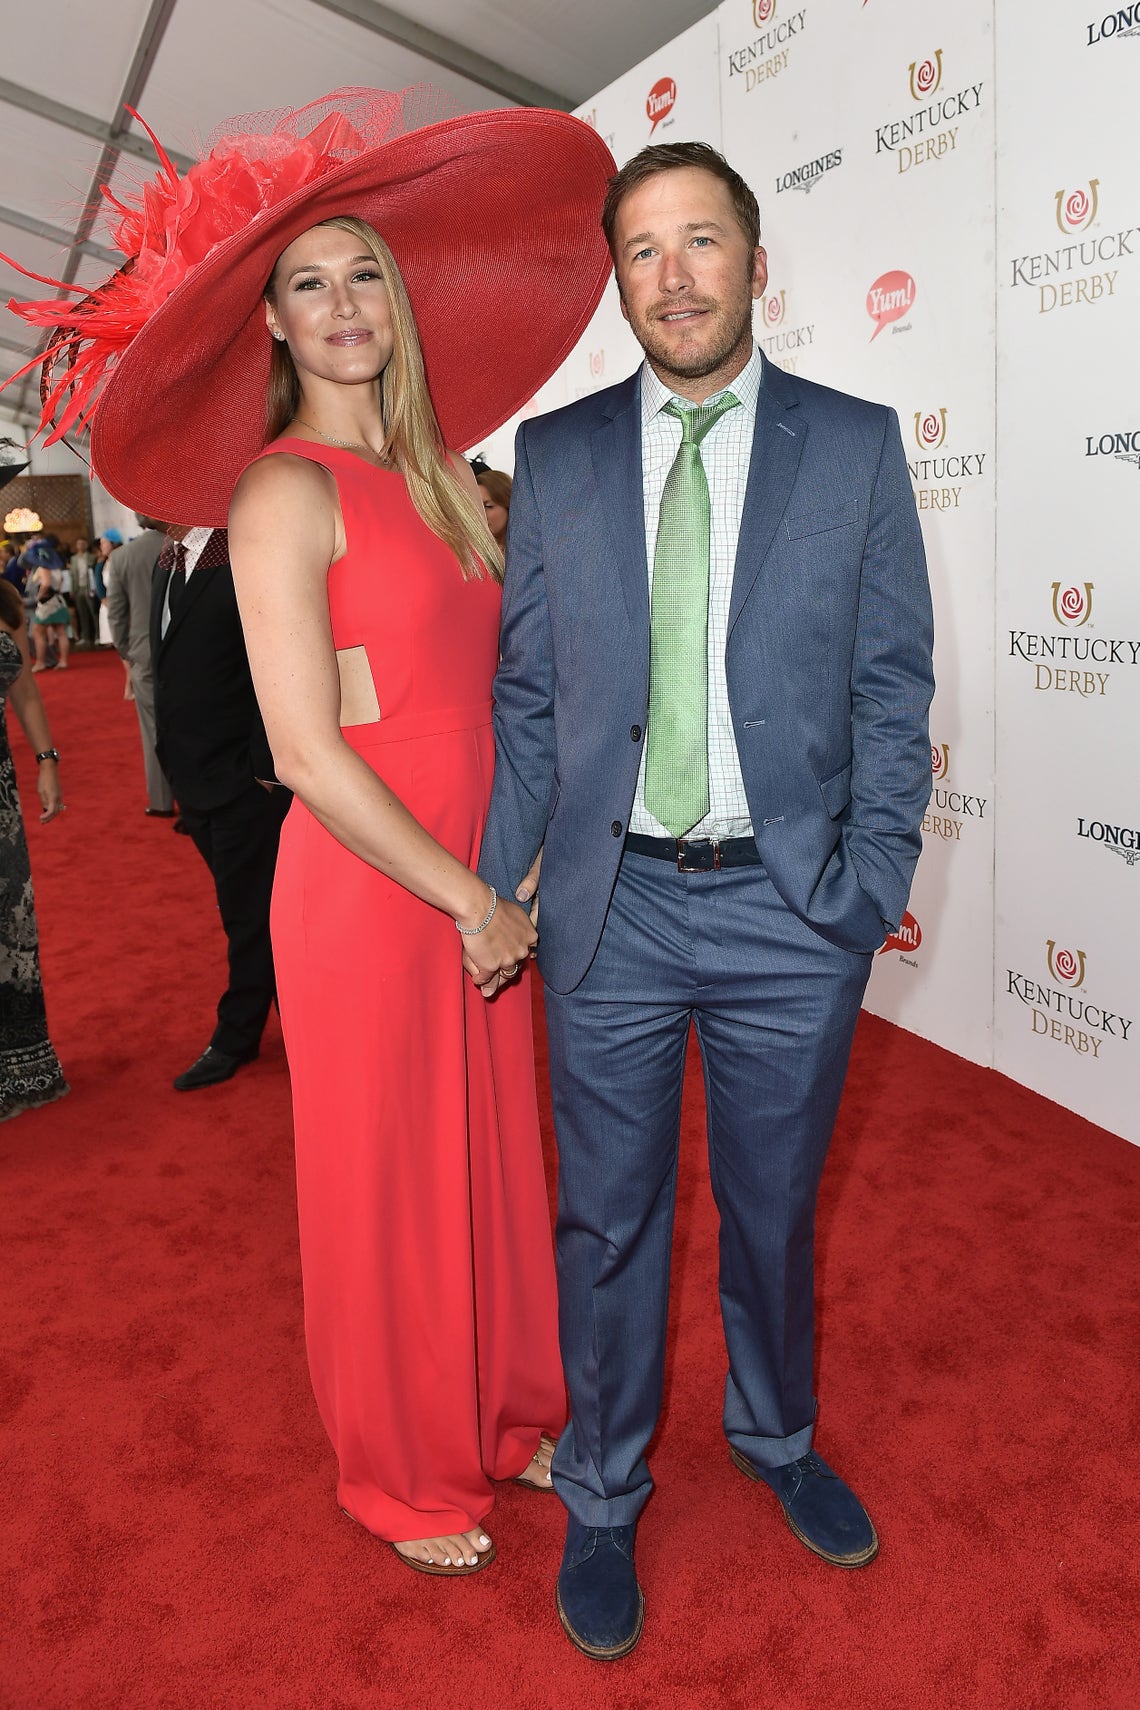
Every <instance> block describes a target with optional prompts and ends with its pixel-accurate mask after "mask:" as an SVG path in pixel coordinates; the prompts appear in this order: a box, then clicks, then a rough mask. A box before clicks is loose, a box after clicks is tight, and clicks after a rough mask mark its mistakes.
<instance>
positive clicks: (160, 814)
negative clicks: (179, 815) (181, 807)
mask: <svg viewBox="0 0 1140 1710" xmlns="http://www.w3.org/2000/svg"><path fill="white" fill-rule="evenodd" d="M143 812H144V813H145V814H146V817H147V818H148V819H173V818H174V815H175V813H176V812H177V809H176V808H144V809H143Z"/></svg>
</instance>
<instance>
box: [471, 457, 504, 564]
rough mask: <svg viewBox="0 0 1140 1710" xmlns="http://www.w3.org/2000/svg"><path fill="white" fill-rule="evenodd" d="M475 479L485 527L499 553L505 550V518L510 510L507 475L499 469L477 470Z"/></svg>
mask: <svg viewBox="0 0 1140 1710" xmlns="http://www.w3.org/2000/svg"><path fill="white" fill-rule="evenodd" d="M475 479H476V481H477V482H478V484H479V497H480V498H481V499H482V501H483V511H484V514H485V516H486V518H487V527H488V528H489V529H490V531H491V538H492V539H493V540H494V542H495V545H496V546H497V547H498V549H499V551H500V552H502V553H504V554H505V553H506V550H507V518H508V516H509V515H510V509H511V487H512V485H513V483H512V481H511V478H510V476H509V475H507V474H505V473H504V472H503V470H501V469H486V468H478V467H476V470H475Z"/></svg>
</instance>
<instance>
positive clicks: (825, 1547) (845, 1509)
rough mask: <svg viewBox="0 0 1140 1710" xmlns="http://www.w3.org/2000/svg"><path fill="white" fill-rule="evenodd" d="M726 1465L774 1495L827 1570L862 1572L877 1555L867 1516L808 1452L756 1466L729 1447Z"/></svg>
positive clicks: (876, 1541)
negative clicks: (778, 1463) (729, 1462)
mask: <svg viewBox="0 0 1140 1710" xmlns="http://www.w3.org/2000/svg"><path fill="white" fill-rule="evenodd" d="M728 1452H729V1454H730V1455H731V1456H732V1464H733V1466H735V1467H739V1468H740V1471H741V1472H742V1473H743V1474H744V1476H745V1477H746V1478H751V1479H755V1480H756V1482H757V1484H766V1485H768V1487H769V1488H770V1489H771V1490H774V1491H775V1493H776V1495H777V1497H778V1498H779V1500H780V1506H781V1508H782V1509H783V1510H784V1519H785V1520H786V1521H787V1522H788V1525H789V1526H790V1527H791V1529H792V1531H793V1532H794V1533H795V1535H796V1537H797V1538H798V1539H799V1541H800V1543H801V1544H806V1545H807V1547H808V1549H809V1550H813V1551H814V1552H815V1554H816V1555H817V1556H822V1557H823V1559H824V1561H825V1562H831V1564H832V1566H833V1567H847V1568H854V1567H866V1566H867V1563H868V1562H873V1561H874V1559H875V1557H876V1556H877V1555H878V1553H879V1539H878V1535H877V1533H876V1531H875V1528H874V1526H873V1525H872V1524H871V1516H870V1515H869V1514H868V1513H867V1510H866V1509H865V1508H864V1507H863V1504H862V1503H861V1502H860V1501H859V1498H858V1497H857V1496H856V1494H855V1492H854V1491H853V1490H852V1489H851V1487H850V1486H849V1485H846V1484H844V1482H843V1480H842V1479H841V1478H840V1476H839V1474H838V1473H837V1472H832V1470H831V1468H830V1467H829V1466H828V1464H827V1462H826V1461H825V1460H823V1459H822V1458H821V1457H820V1456H819V1455H817V1454H816V1453H815V1451H814V1450H812V1451H811V1452H810V1453H808V1454H806V1455H801V1456H800V1458H799V1460H798V1461H790V1462H789V1463H788V1464H787V1466H782V1467H758V1466H754V1465H753V1463H752V1462H751V1461H750V1460H748V1459H747V1458H746V1457H745V1456H744V1455H742V1454H741V1453H740V1450H739V1449H736V1448H734V1447H733V1446H732V1444H731V1443H730V1444H729V1445H728Z"/></svg>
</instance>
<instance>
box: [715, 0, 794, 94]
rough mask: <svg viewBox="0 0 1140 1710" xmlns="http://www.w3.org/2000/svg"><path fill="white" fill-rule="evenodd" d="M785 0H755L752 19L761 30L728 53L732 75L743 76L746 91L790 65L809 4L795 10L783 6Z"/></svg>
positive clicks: (743, 86)
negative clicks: (784, 8)
mask: <svg viewBox="0 0 1140 1710" xmlns="http://www.w3.org/2000/svg"><path fill="white" fill-rule="evenodd" d="M781 5H782V0H752V22H753V24H754V26H755V28H756V30H757V31H758V32H759V33H758V34H757V35H756V36H755V37H754V39H753V40H752V41H750V42H748V43H747V44H746V45H745V46H744V47H738V48H733V49H732V51H731V52H730V53H729V55H728V75H729V77H730V78H731V77H741V78H743V79H744V81H743V84H740V85H732V84H730V85H729V87H730V88H733V87H739V88H743V90H744V92H745V93H746V94H751V93H752V91H753V90H755V89H759V88H761V87H762V86H763V85H764V84H766V83H771V82H772V80H773V78H775V77H782V76H783V74H784V72H785V71H787V69H788V64H789V61H790V59H791V56H792V52H793V48H794V44H795V41H796V38H797V37H798V36H799V35H801V34H802V33H803V30H804V26H805V25H806V23H807V7H806V6H801V7H800V9H799V10H798V11H796V12H784V13H783V15H782V16H779V17H778V16H777V13H778V12H779V11H780V10H781Z"/></svg>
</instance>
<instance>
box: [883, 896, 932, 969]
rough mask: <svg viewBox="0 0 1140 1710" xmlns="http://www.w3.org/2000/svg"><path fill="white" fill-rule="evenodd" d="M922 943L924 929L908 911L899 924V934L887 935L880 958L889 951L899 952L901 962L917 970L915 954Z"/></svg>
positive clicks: (891, 933)
mask: <svg viewBox="0 0 1140 1710" xmlns="http://www.w3.org/2000/svg"><path fill="white" fill-rule="evenodd" d="M921 943H922V928H921V926H920V925H919V924H918V922H917V920H916V919H915V918H914V916H913V914H911V912H910V910H909V909H908V910H907V912H906V913H905V914H904V915H903V917H902V919H901V921H900V922H899V929H898V931H897V932H890V933H888V934H887V941H886V943H885V944H884V945H883V946H882V947H881V949H880V950H879V955H880V956H885V955H886V954H887V951H888V950H897V951H898V953H899V961H900V962H905V963H906V965H907V967H908V968H917V967H918V963H917V962H916V961H915V959H914V958H915V952H916V951H917V949H918V947H919V945H920V944H921Z"/></svg>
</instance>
